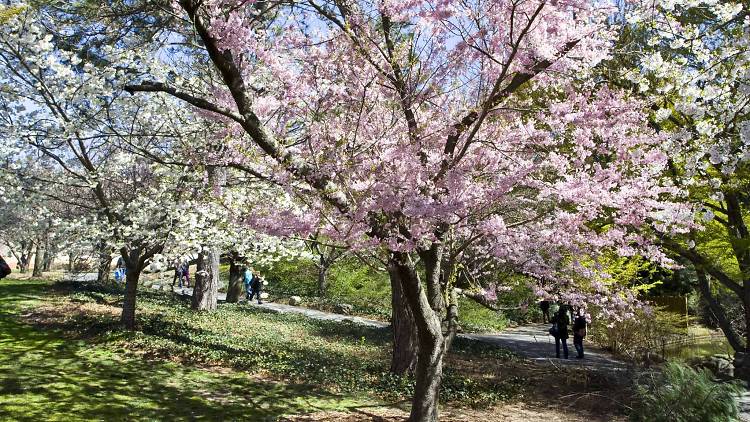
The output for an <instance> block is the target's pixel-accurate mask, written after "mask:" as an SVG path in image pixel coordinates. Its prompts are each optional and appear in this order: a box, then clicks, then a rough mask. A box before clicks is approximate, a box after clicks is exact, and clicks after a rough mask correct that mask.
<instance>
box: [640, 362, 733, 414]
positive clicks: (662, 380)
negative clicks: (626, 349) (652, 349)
mask: <svg viewBox="0 0 750 422" xmlns="http://www.w3.org/2000/svg"><path fill="white" fill-rule="evenodd" d="M741 391H742V387H741V386H740V385H739V384H738V383H733V382H732V383H720V382H716V381H714V380H713V377H712V375H711V372H710V371H708V370H706V369H701V370H697V371H696V370H694V369H692V368H690V367H689V366H685V365H682V364H679V363H677V362H669V363H667V364H666V365H665V366H664V369H663V371H662V372H661V373H650V374H648V375H645V376H644V377H642V379H641V380H640V382H639V383H638V385H637V388H636V400H635V402H636V403H637V404H636V406H635V407H634V408H633V411H632V413H631V415H630V416H631V420H633V421H649V422H693V421H694V422H727V421H733V420H737V417H738V413H739V405H738V402H737V396H738V395H739V394H740V392H741Z"/></svg>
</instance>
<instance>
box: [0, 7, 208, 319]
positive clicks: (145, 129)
mask: <svg viewBox="0 0 750 422" xmlns="http://www.w3.org/2000/svg"><path fill="white" fill-rule="evenodd" d="M3 10H4V11H7V9H3ZM42 23H43V24H42ZM2 29H3V31H2V32H3V33H2V35H1V36H0V80H2V82H3V89H2V92H0V101H2V105H3V109H2V110H0V113H2V119H0V122H1V123H0V124H2V131H3V133H4V138H3V140H4V142H6V143H13V145H20V146H21V148H22V152H21V153H22V154H23V155H24V156H31V157H34V156H41V157H44V159H45V161H46V162H48V163H49V165H50V166H51V167H52V168H53V170H54V174H55V183H56V184H59V185H62V186H64V187H65V189H62V190H60V191H63V192H66V197H65V198H58V199H60V200H68V201H69V202H71V203H74V204H76V205H78V206H79V207H80V208H82V209H88V212H87V213H82V214H81V217H82V220H83V221H82V222H81V224H78V230H77V231H76V232H77V233H79V235H81V236H82V238H81V239H80V240H81V242H88V243H91V244H96V245H98V246H99V251H100V253H101V255H102V260H101V261H102V264H103V267H104V268H103V270H104V272H105V273H106V271H108V270H109V262H110V260H111V259H112V253H113V252H114V251H117V252H118V253H119V255H120V256H121V257H122V258H123V260H124V262H125V265H126V267H127V277H126V286H125V299H124V304H123V314H122V322H123V324H124V325H125V326H126V327H133V325H134V323H135V298H136V290H137V284H138V280H139V276H140V274H141V272H142V271H143V269H144V268H146V266H147V265H148V263H149V260H150V259H151V258H152V257H153V256H154V255H155V254H157V253H159V252H160V251H161V250H162V249H163V248H164V244H165V242H166V241H167V239H168V238H169V234H170V232H171V230H172V227H173V226H174V225H175V221H176V220H178V219H179V218H182V217H183V215H184V210H182V209H180V207H179V204H180V198H181V195H183V194H185V193H187V190H186V189H181V188H180V187H181V184H183V183H185V181H186V180H188V179H189V178H185V177H183V176H184V173H190V172H191V170H190V169H189V168H187V169H186V168H184V167H180V166H169V165H165V164H162V163H155V162H154V161H152V160H150V159H149V158H148V157H147V156H146V155H145V154H143V151H146V150H151V151H157V152H162V153H163V152H164V151H168V150H169V148H170V142H171V140H173V139H175V138H179V137H181V136H184V135H185V133H192V132H181V133H177V132H175V131H173V127H174V125H173V124H172V123H174V122H179V123H185V122H188V123H193V122H196V121H197V120H196V119H192V118H191V117H190V116H187V117H186V115H185V113H183V112H181V111H180V110H178V109H175V108H174V107H171V108H170V103H168V102H164V101H160V100H156V101H147V98H144V101H141V102H139V101H132V99H129V100H128V101H121V97H122V93H121V92H120V88H119V87H120V85H121V84H119V83H118V77H121V76H122V75H123V74H125V73H128V72H137V69H139V68H141V67H143V66H144V64H143V62H142V61H141V60H140V59H139V58H138V57H136V56H135V55H134V53H133V50H132V47H133V46H132V45H129V44H128V40H127V39H123V38H120V39H118V40H117V41H116V42H114V41H113V42H112V43H111V44H110V45H106V44H107V43H104V44H105V45H103V46H100V48H97V49H96V50H95V51H94V50H92V49H88V48H85V47H86V46H85V45H80V46H78V47H80V48H77V49H72V48H69V47H70V44H69V43H70V42H75V41H76V40H75V37H73V40H72V41H71V39H70V38H68V37H66V35H67V34H71V33H72V34H77V33H78V32H79V30H80V28H77V27H70V26H68V25H67V24H66V22H64V21H59V20H56V19H55V17H54V16H52V15H50V14H48V13H46V11H45V10H44V9H43V8H40V9H37V8H32V7H17V8H15V9H14V10H13V13H12V15H10V14H9V18H8V19H7V20H6V21H5V22H3V24H2ZM61 46H62V47H61ZM63 47H64V48H63ZM129 47H130V48H129ZM84 52H85V54H84ZM81 56H83V58H82V57H81ZM92 56H93V57H94V58H95V59H91V57H92ZM90 59H91V60H90ZM191 128H192V126H190V127H189V129H190V130H192V129H191ZM135 144H137V145H139V146H140V148H139V149H135V148H133V145H135ZM21 159H23V156H22V158H21ZM47 191H48V192H49V191H51V189H47ZM100 272H101V271H100Z"/></svg>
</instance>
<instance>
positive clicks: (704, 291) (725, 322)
mask: <svg viewBox="0 0 750 422" xmlns="http://www.w3.org/2000/svg"><path fill="white" fill-rule="evenodd" d="M695 274H696V275H697V276H698V290H699V291H700V293H701V296H703V299H704V300H705V301H706V303H708V307H709V309H711V312H712V313H713V314H714V317H716V322H718V323H719V327H721V331H723V332H724V336H725V337H726V338H727V341H728V342H729V345H730V346H732V349H734V351H735V352H741V351H744V350H745V345H744V344H743V342H742V337H741V336H740V335H738V334H737V331H735V330H734V328H732V324H731V323H730V322H729V318H727V315H726V313H725V312H724V308H722V307H721V304H720V303H719V302H718V301H717V300H716V298H715V297H714V296H713V294H712V293H711V286H710V285H709V284H708V277H706V273H705V271H703V270H702V269H700V268H696V269H695Z"/></svg>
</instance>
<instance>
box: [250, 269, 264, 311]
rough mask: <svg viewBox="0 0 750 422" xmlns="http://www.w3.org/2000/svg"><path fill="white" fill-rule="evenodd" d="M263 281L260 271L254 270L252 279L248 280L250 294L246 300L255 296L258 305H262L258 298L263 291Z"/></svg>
mask: <svg viewBox="0 0 750 422" xmlns="http://www.w3.org/2000/svg"><path fill="white" fill-rule="evenodd" d="M264 281H265V280H264V279H263V277H262V276H261V275H260V273H258V272H255V274H253V279H252V281H251V282H250V288H251V291H250V296H248V298H247V300H248V302H249V301H251V300H253V296H255V297H256V298H257V299H258V305H262V304H263V302H262V301H261V300H260V295H261V293H262V292H263V282H264Z"/></svg>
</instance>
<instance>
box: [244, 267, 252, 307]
mask: <svg viewBox="0 0 750 422" xmlns="http://www.w3.org/2000/svg"><path fill="white" fill-rule="evenodd" d="M242 282H243V283H245V298H246V299H247V301H248V302H249V301H250V295H251V293H252V289H253V287H252V286H253V268H252V267H245V272H244V273H243V275H242Z"/></svg>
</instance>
